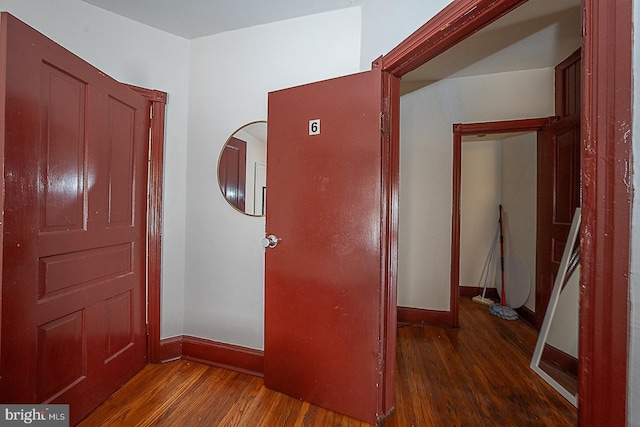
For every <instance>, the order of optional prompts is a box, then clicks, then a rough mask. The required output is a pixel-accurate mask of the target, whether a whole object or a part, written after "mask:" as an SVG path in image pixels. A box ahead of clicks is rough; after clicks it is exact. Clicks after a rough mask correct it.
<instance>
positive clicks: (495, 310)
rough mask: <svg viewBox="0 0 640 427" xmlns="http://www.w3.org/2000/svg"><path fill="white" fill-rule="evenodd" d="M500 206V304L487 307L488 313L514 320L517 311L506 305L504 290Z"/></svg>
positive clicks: (516, 316)
mask: <svg viewBox="0 0 640 427" xmlns="http://www.w3.org/2000/svg"><path fill="white" fill-rule="evenodd" d="M499 208H500V270H501V273H502V294H501V295H500V304H493V305H492V306H491V307H489V313H491V314H493V315H494V316H498V317H500V318H502V319H505V320H516V319H517V318H518V313H516V311H515V310H514V309H513V308H511V307H509V306H508V305H507V295H506V293H505V291H504V236H503V232H502V205H500V206H499Z"/></svg>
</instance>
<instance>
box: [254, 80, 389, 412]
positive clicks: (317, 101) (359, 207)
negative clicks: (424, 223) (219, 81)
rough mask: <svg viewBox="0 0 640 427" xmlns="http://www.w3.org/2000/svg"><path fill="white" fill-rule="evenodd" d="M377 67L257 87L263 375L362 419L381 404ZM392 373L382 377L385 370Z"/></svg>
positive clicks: (385, 359) (383, 358) (385, 357)
mask: <svg viewBox="0 0 640 427" xmlns="http://www.w3.org/2000/svg"><path fill="white" fill-rule="evenodd" d="M381 85H382V81H381V73H380V71H378V70H373V71H369V72H366V73H361V74H355V75H350V76H346V77H341V78H338V79H333V80H328V81H323V82H319V83H314V84H310V85H305V86H300V87H295V88H291V89H286V90H282V91H278V92H272V93H270V94H269V119H268V135H269V143H268V144H267V164H268V166H267V188H268V192H267V214H266V231H267V234H273V235H275V236H277V238H278V239H279V240H278V243H277V245H276V246H275V247H273V248H268V249H267V250H266V254H265V261H266V275H265V345H264V381H265V385H266V386H267V387H269V388H272V389H275V390H278V391H281V392H284V393H286V394H289V395H291V396H294V397H297V398H300V399H303V400H306V401H309V402H311V403H314V404H317V405H320V406H323V407H326V408H329V409H332V410H335V411H337V412H341V413H344V414H347V415H349V416H352V417H355V418H359V419H362V420H365V421H369V422H375V421H376V419H377V417H379V416H383V415H385V414H384V412H385V410H386V409H384V408H383V405H384V404H383V403H381V400H382V399H381V393H382V392H383V390H382V389H383V387H382V386H380V387H378V385H379V384H383V378H382V377H383V375H384V369H385V366H386V365H385V364H386V363H391V362H390V361H391V360H395V359H394V358H393V355H391V354H388V353H385V352H384V350H383V348H382V347H383V341H384V340H383V339H382V338H381V333H380V331H381V325H382V323H383V322H384V320H383V315H384V310H383V307H384V301H383V298H384V292H383V286H384V285H383V281H382V279H381V276H382V274H381V263H382V261H381V260H382V252H381V251H382V249H381V245H382V244H381V240H382V239H381V227H382V220H381V218H382V217H383V215H381V209H382V206H383V200H382V196H383V191H382V187H381V185H382V175H381V168H382V159H383V157H384V156H383V153H382V146H383V145H382V144H381V131H380V123H381V108H382V107H381V105H382V89H381ZM388 380H389V381H392V380H393V379H392V378H390V379H388Z"/></svg>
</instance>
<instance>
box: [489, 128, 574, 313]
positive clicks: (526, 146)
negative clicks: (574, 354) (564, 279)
mask: <svg viewBox="0 0 640 427" xmlns="http://www.w3.org/2000/svg"><path fill="white" fill-rule="evenodd" d="M536 142H537V136H536V133H535V132H532V133H526V134H524V135H519V136H515V137H511V138H505V139H503V140H502V206H503V207H504V212H505V215H504V216H505V220H504V228H505V232H504V234H505V271H506V273H505V274H506V279H505V280H506V281H507V282H508V283H511V286H510V288H511V289H510V293H511V295H512V297H515V296H516V293H517V294H518V298H524V300H522V299H521V302H524V305H525V306H526V307H528V308H529V309H530V310H532V311H535V302H536V291H535V279H536V208H537V203H536V201H537V200H536V199H537V181H536V180H537V175H538V174H537V171H536V167H537V149H536ZM527 292H528V297H527ZM509 301H510V300H509V293H507V303H509ZM515 302H516V301H515V300H514V299H511V304H514V303H515ZM515 305H517V304H515ZM515 305H514V307H515ZM576 307H577V304H576Z"/></svg>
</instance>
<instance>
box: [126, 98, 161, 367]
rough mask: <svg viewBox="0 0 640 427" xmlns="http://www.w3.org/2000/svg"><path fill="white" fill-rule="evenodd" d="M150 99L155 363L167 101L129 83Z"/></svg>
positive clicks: (151, 350)
mask: <svg viewBox="0 0 640 427" xmlns="http://www.w3.org/2000/svg"><path fill="white" fill-rule="evenodd" d="M129 87H130V88H131V89H133V90H135V91H136V92H138V93H139V94H141V95H142V96H143V97H145V98H146V99H148V100H149V103H150V106H151V110H152V114H153V115H152V117H151V141H150V146H149V151H150V152H149V157H150V159H151V161H150V163H149V205H148V210H149V211H148V223H147V233H148V234H147V239H148V252H147V268H148V277H147V281H148V290H147V292H148V296H147V306H148V318H149V320H148V321H149V330H148V334H149V337H148V348H147V353H148V358H149V359H148V360H149V362H150V363H156V362H159V361H161V360H164V359H163V358H162V357H161V355H160V354H159V353H160V292H161V291H160V286H161V279H162V188H163V187H162V180H163V176H164V175H163V169H164V126H165V109H166V103H167V94H166V92H161V91H159V90H151V89H145V88H141V87H137V86H129Z"/></svg>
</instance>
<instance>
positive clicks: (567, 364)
mask: <svg viewBox="0 0 640 427" xmlns="http://www.w3.org/2000/svg"><path fill="white" fill-rule="evenodd" d="M541 360H544V361H545V362H547V363H551V364H552V365H555V366H557V367H558V368H560V369H561V370H562V371H564V372H566V373H567V374H570V375H573V376H574V377H577V376H578V359H576V358H575V357H573V356H572V355H570V354H567V353H565V352H564V351H562V350H560V349H558V348H555V347H554V346H552V345H550V344H545V345H544V349H543V350H542V357H541Z"/></svg>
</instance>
